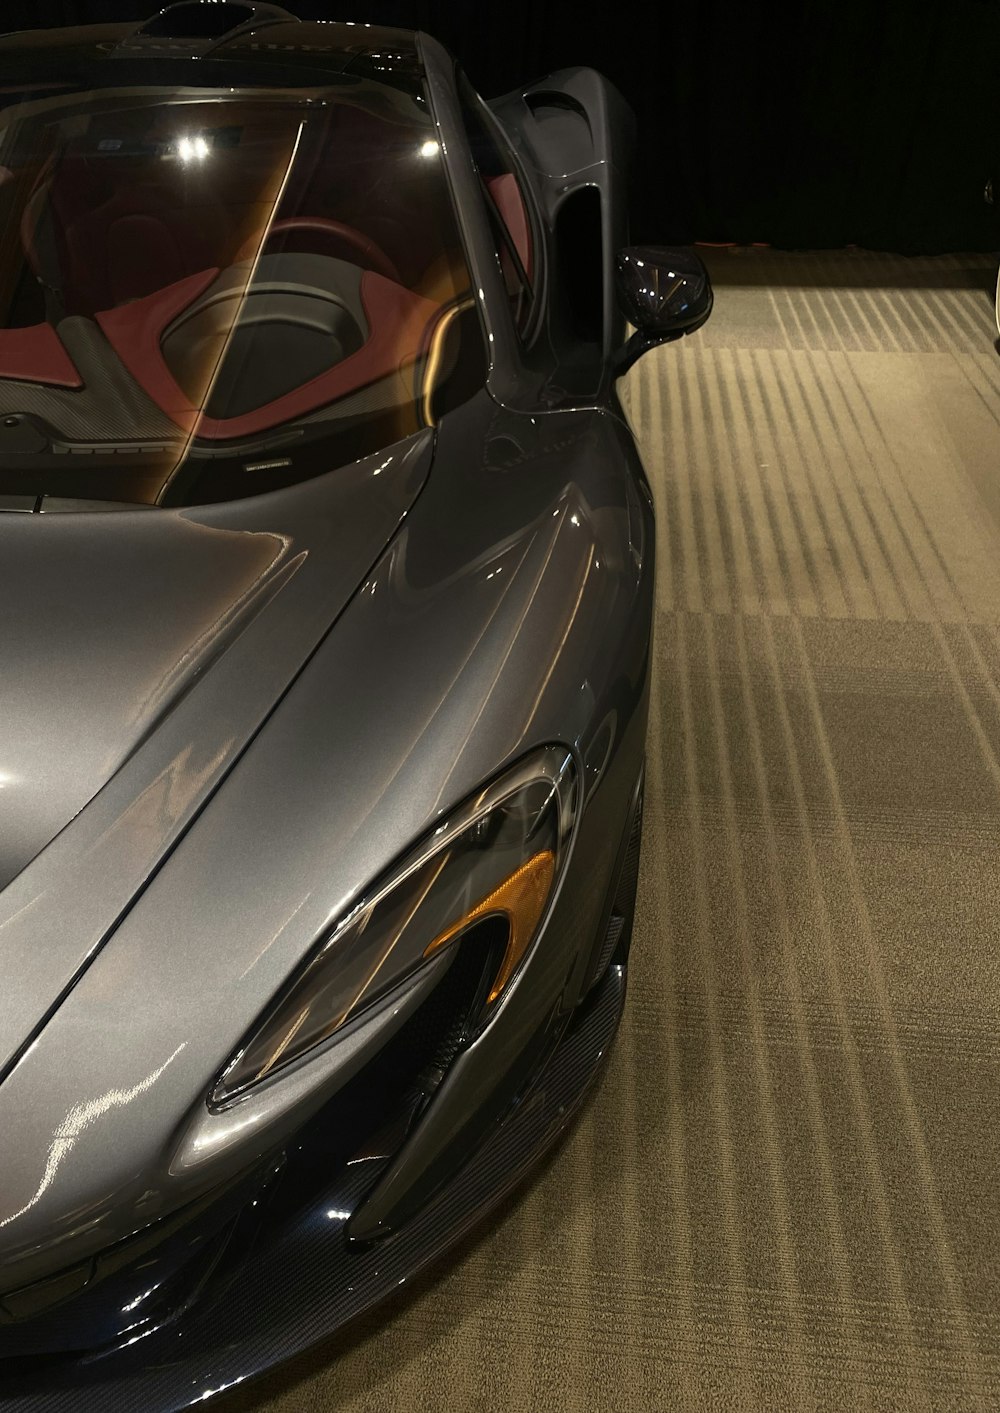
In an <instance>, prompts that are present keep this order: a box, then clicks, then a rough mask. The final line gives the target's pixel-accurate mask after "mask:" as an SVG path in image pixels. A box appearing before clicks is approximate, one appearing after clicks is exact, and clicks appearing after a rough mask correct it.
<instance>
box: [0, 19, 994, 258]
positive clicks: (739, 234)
mask: <svg viewBox="0 0 1000 1413" xmlns="http://www.w3.org/2000/svg"><path fill="white" fill-rule="evenodd" d="M286 4H287V6H288V8H289V9H291V10H292V11H294V12H295V13H296V14H298V15H299V16H300V17H302V18H303V19H307V18H308V19H320V18H322V19H330V18H337V19H340V18H350V19H354V20H359V21H365V20H370V21H373V22H379V21H381V22H383V23H390V24H403V25H407V26H416V27H419V28H423V29H427V30H429V31H431V32H432V33H434V34H436V35H437V36H438V38H440V39H441V40H442V41H443V42H444V43H445V44H446V45H448V47H449V48H450V49H452V50H453V52H455V53H456V54H458V55H459V56H460V57H461V58H462V59H463V61H464V63H465V67H466V69H467V70H468V72H469V74H470V76H471V77H472V79H473V81H474V82H475V83H476V84H477V85H478V87H479V88H480V89H481V90H482V92H483V93H484V94H486V95H487V96H493V95H495V94H498V93H502V92H505V91H506V90H508V89H510V88H514V87H515V86H516V85H517V84H519V83H520V82H522V81H525V80H528V79H532V78H537V77H540V76H541V75H542V74H543V73H545V72H546V71H547V70H549V69H553V68H560V67H563V66H566V65H570V64H590V65H593V66H594V67H596V68H599V69H601V70H603V72H604V73H606V74H607V75H608V77H609V78H611V79H612V80H613V81H614V82H615V83H616V84H617V85H618V87H619V88H620V89H621V90H622V91H623V93H625V94H626V96H627V97H628V99H629V101H630V102H631V103H632V105H633V107H634V108H635V110H636V113H637V115H638V117H639V122H640V149H639V162H638V164H637V172H636V176H637V180H636V183H635V196H634V202H633V205H634V219H633V229H634V234H635V236H636V238H638V239H662V240H682V241H688V240H703V241H747V242H749V241H768V242H771V243H772V244H775V245H782V246H791V247H802V246H812V247H823V246H842V245H846V244H859V245H865V246H869V247H872V248H875V249H888V250H897V251H901V252H908V253H912V252H939V251H948V250H970V249H971V250H990V249H994V248H996V247H997V246H1000V205H998V206H996V207H994V208H993V210H992V211H991V210H990V208H988V207H987V206H986V205H985V203H984V202H983V186H984V183H985V180H986V177H987V176H988V175H989V174H990V173H991V172H993V173H994V174H995V184H996V186H997V189H998V202H1000V0H934V3H931V0H839V3H838V0H800V3H799V4H798V6H797V7H795V13H794V15H793V14H791V13H790V11H791V7H788V8H786V7H785V6H783V5H781V4H774V3H768V0H745V3H743V4H737V3H727V0H687V3H684V4H682V3H677V0H661V2H660V3H656V0H646V2H645V3H642V0H607V3H605V5H604V6H603V7H601V10H600V11H598V10H597V9H596V8H587V7H586V5H583V4H580V3H578V0H485V3H484V0H374V3H372V0H336V4H331V3H330V0H286ZM158 8H160V6H159V4H157V3H156V0H133V2H132V3H130V0H35V3H27V0H0V27H2V28H3V29H7V30H9V29H19V28H28V27H35V26H40V25H53V24H76V23H84V22H87V21H97V20H109V19H125V18H132V17H135V18H140V17H144V16H146V15H149V14H152V13H155V11H156V10H157V9H158Z"/></svg>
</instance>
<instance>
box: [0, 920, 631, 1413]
mask: <svg viewBox="0 0 1000 1413" xmlns="http://www.w3.org/2000/svg"><path fill="white" fill-rule="evenodd" d="M620 933H621V928H620V926H619V928H618V932H617V933H616V936H615V942H616V944H617V945H616V948H615V959H613V960H612V961H611V964H610V966H609V967H608V968H607V970H606V971H605V972H604V975H603V977H602V978H601V979H600V980H599V981H597V983H596V984H595V985H594V987H593V989H592V990H591V992H590V993H589V995H588V997H587V999H586V1000H585V1001H584V1002H583V1003H582V1005H581V1006H580V1007H579V1008H578V1009H577V1010H576V1012H575V1013H574V1015H573V1017H572V1019H571V1021H570V1023H569V1025H568V1026H567V1028H566V1029H565V1031H564V1032H563V1034H562V1036H561V1038H560V1040H559V1042H558V1044H557V1045H556V1047H555V1049H554V1050H552V1051H551V1052H550V1054H549V1056H548V1058H547V1061H546V1063H545V1065H544V1068H543V1069H542V1070H541V1071H540V1073H539V1074H538V1075H537V1077H536V1078H535V1079H534V1080H533V1082H532V1083H531V1084H530V1086H529V1087H528V1088H527V1090H526V1091H525V1093H524V1095H523V1097H522V1099H521V1101H520V1102H519V1103H518V1104H517V1105H516V1106H515V1107H514V1108H513V1110H512V1111H511V1112H510V1113H509V1114H508V1116H507V1117H506V1119H505V1120H504V1121H503V1122H502V1123H501V1124H499V1125H498V1126H497V1127H496V1128H495V1129H494V1131H493V1133H492V1135H491V1136H490V1137H489V1138H488V1139H487V1140H486V1141H485V1142H484V1143H483V1144H482V1146H481V1147H479V1148H478V1150H477V1151H476V1153H475V1155H474V1156H473V1157H472V1158H471V1159H470V1161H469V1162H468V1163H467V1164H466V1165H465V1166H464V1167H463V1168H462V1169H461V1170H460V1171H459V1172H458V1174H457V1175H456V1176H455V1177H454V1178H453V1179H452V1181H451V1182H450V1183H448V1184H447V1186H446V1187H444V1188H443V1190H441V1191H440V1192H439V1193H438V1194H437V1196H436V1197H435V1198H433V1200H432V1201H430V1202H429V1203H428V1204H427V1205H426V1206H425V1207H424V1208H423V1209H422V1211H421V1212H420V1213H419V1214H418V1215H417V1216H416V1217H414V1218H413V1220H412V1221H410V1222H408V1223H407V1224H406V1225H405V1226H404V1227H403V1228H402V1230H400V1231H399V1232H398V1234H396V1235H395V1236H393V1237H391V1238H389V1239H387V1240H385V1241H380V1242H378V1243H376V1244H373V1245H371V1246H369V1247H367V1248H363V1247H358V1246H357V1245H356V1244H352V1243H350V1242H349V1241H348V1240H347V1228H348V1226H349V1223H350V1218H351V1216H352V1214H353V1212H354V1211H355V1209H356V1208H357V1207H358V1205H359V1204H360V1202H361V1200H362V1198H363V1196H364V1194H365V1192H366V1191H367V1190H368V1189H369V1188H370V1186H371V1183H372V1177H373V1173H372V1164H375V1163H377V1162H378V1161H379V1158H378V1155H377V1154H374V1153H373V1155H372V1158H371V1162H370V1163H369V1162H366V1161H364V1160H361V1161H356V1162H355V1163H354V1164H349V1165H348V1166H347V1167H341V1168H338V1169H337V1172H336V1176H334V1177H332V1179H331V1181H330V1183H329V1185H328V1186H324V1184H323V1182H322V1180H321V1179H320V1180H319V1181H318V1182H316V1176H317V1175H316V1173H315V1171H313V1173H312V1178H313V1182H314V1183H315V1187H314V1190H313V1191H312V1194H311V1196H310V1198H309V1200H308V1201H305V1202H302V1203H298V1204H296V1203H294V1202H293V1203H291V1204H288V1203H287V1202H286V1204H285V1205H284V1207H280V1206H279V1207H278V1209H277V1211H276V1212H275V1211H272V1212H271V1214H270V1215H267V1213H266V1211H265V1216H264V1217H263V1218H262V1219H261V1221H260V1223H259V1225H258V1229H257V1230H256V1232H255V1233H254V1234H253V1239H252V1240H251V1239H250V1237H249V1235H248V1229H247V1227H246V1224H245V1217H246V1212H245V1211H244V1212H243V1213H242V1214H241V1215H240V1216H239V1217H237V1218H236V1219H235V1224H234V1225H233V1226H232V1227H227V1228H226V1233H227V1236H228V1247H227V1245H226V1242H225V1241H223V1242H222V1246H223V1248H225V1249H222V1250H220V1251H218V1252H214V1253H209V1256H208V1257H206V1260H208V1266H207V1270H206V1274H205V1277H204V1292H203V1296H202V1298H201V1299H199V1300H198V1301H197V1303H195V1304H191V1305H190V1308H189V1309H187V1310H186V1311H185V1310H181V1311H180V1312H176V1318H174V1319H173V1320H172V1321H171V1322H169V1323H167V1324H165V1325H161V1326H159V1327H155V1328H153V1329H152V1330H151V1331H150V1332H148V1333H139V1334H137V1335H136V1336H135V1337H134V1339H132V1340H131V1341H130V1342H126V1343H125V1344H124V1345H123V1346H119V1347H117V1348H115V1349H114V1350H112V1351H111V1352H106V1353H102V1354H97V1355H95V1354H92V1353H90V1354H76V1353H67V1354H63V1355H62V1356H59V1357H57V1358H46V1359H39V1360H37V1361H35V1360H32V1359H26V1358H16V1359H13V1360H11V1359H6V1360H5V1359H0V1389H2V1392H0V1413H76V1410H78V1409H79V1408H80V1407H113V1408H115V1409H116V1410H118V1411H119V1413H131V1410H135V1413H140V1411H141V1413H156V1411H157V1410H174V1409H181V1408H187V1407H190V1406H191V1405H193V1404H195V1403H201V1402H204V1401H205V1400H206V1399H208V1398H210V1397H212V1396H213V1395H215V1394H218V1393H220V1392H222V1391H223V1390H225V1389H227V1388H231V1387H232V1386H233V1385H234V1384H237V1383H240V1382H242V1381H243V1380H245V1379H247V1378H250V1377H253V1376H254V1375H256V1374H259V1373H261V1372H263V1371H264V1370H266V1369H268V1368H270V1367H271V1366H273V1365H275V1364H278V1363H280V1362H282V1361H284V1360H286V1359H288V1358H290V1357H291V1356H293V1355H295V1354H296V1353H298V1352H299V1351H301V1350H303V1349H305V1348H307V1347H308V1346H309V1345H311V1344H314V1343H315V1342H317V1341H318V1340H320V1339H322V1338H323V1337H324V1336H327V1335H329V1334H331V1333H332V1332H334V1331H336V1330H338V1329H339V1328H341V1327H342V1326H343V1325H344V1324H346V1323H347V1322H348V1321H350V1320H352V1319H354V1318H355V1317H356V1316H358V1315H360V1314H361V1313H362V1312H363V1311H365V1310H367V1309H368V1308H370V1307H371V1306H373V1305H375V1304H376V1303H377V1302H378V1301H380V1300H382V1299H384V1298H385V1297H386V1296H388V1295H389V1294H390V1293H391V1292H392V1291H393V1290H395V1289H396V1288H397V1287H399V1286H400V1285H402V1284H403V1283H404V1282H405V1281H406V1280H407V1279H409V1278H410V1277H411V1276H413V1275H414V1273H415V1272H417V1271H419V1270H420V1269H421V1268H422V1267H424V1266H426V1265H427V1264H428V1263H429V1262H431V1261H432V1260H433V1259H434V1258H435V1257H436V1256H438V1255H439V1254H440V1253H441V1252H443V1251H444V1250H445V1249H446V1248H447V1247H449V1246H451V1245H453V1244H454V1243H456V1242H457V1241H459V1240H460V1239H461V1238H462V1237H463V1236H464V1235H466V1234H467V1233H468V1232H469V1231H470V1230H471V1229H472V1228H474V1227H475V1226H476V1225H477V1224H478V1222H479V1221H480V1220H481V1218H482V1217H483V1216H484V1215H485V1214H486V1213H487V1212H488V1211H489V1210H490V1209H491V1208H492V1207H494V1206H496V1205H497V1204H498V1203H499V1202H500V1201H501V1200H502V1199H503V1198H504V1197H505V1195H507V1194H508V1193H509V1192H510V1191H511V1189H512V1188H514V1187H515V1186H516V1185H517V1184H518V1183H519V1182H520V1181H521V1180H522V1178H523V1177H524V1176H525V1174H526V1173H527V1172H528V1170H529V1169H530V1168H531V1166H532V1165H533V1164H534V1163H535V1162H536V1161H537V1159H538V1158H539V1157H540V1156H541V1154H542V1153H544V1152H545V1151H546V1149H547V1148H549V1147H550V1146H551V1144H552V1143H553V1142H554V1141H555V1140H556V1139H557V1137H558V1136H559V1134H560V1133H561V1132H562V1131H563V1130H564V1129H565V1128H566V1126H567V1125H568V1124H569V1122H570V1120H571V1118H572V1117H573V1114H574V1112H575V1111H576V1109H577V1108H578V1107H579V1105H580V1103H581V1101H582V1100H583V1098H584V1096H585V1094H586V1093H587V1091H588V1089H589V1088H590V1086H591V1084H592V1083H593V1081H594V1079H595V1077H596V1075H597V1073H598V1071H599V1069H600V1066H601V1062H602V1060H603V1058H604V1056H605V1055H606V1053H607V1051H608V1047H609V1045H610V1043H611V1041H612V1039H613V1037H614V1033H615V1030H616V1028H617V1025H618V1020H619V1017H620V1015H621V1011H622V1006H623V1004H624V998H625V983H626V966H625V960H624V959H625V957H626V956H627V940H628V939H627V936H621V938H620V943H619V934H620ZM290 1161H291V1166H292V1167H294V1161H295V1160H294V1157H293V1158H292V1159H291V1160H290ZM301 1176H302V1175H301V1174H300V1176H299V1180H300V1181H301ZM294 1185H295V1184H294V1181H293V1184H292V1186H293V1189H294ZM265 1187H266V1184H265ZM254 1200H255V1201H257V1200H261V1201H262V1203H263V1204H264V1206H265V1209H266V1206H267V1204H266V1199H263V1198H262V1199H254ZM209 1258H210V1259H209ZM213 1280H214V1281H215V1283H216V1284H215V1289H214V1291H213V1288H212V1282H213ZM189 1304H190V1302H189Z"/></svg>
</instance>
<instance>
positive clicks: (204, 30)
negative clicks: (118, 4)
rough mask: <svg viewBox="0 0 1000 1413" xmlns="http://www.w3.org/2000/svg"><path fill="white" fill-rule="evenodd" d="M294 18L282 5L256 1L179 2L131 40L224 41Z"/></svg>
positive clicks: (168, 7)
mask: <svg viewBox="0 0 1000 1413" xmlns="http://www.w3.org/2000/svg"><path fill="white" fill-rule="evenodd" d="M295 18H296V16H295V15H292V14H290V13H289V12H288V11H287V10H283V9H282V8H281V6H280V5H267V4H257V3H255V0H222V3H221V4H218V3H215V0H180V3H179V4H177V5H167V6H166V8H165V9H163V10H161V11H160V12H159V14H156V15H154V16H153V17H152V19H149V20H147V21H146V23H145V24H142V25H140V26H139V28H138V29H137V30H134V31H133V34H132V38H135V37H136V36H137V35H140V34H144V35H148V36H149V37H150V38H155V39H222V38H223V37H225V36H227V35H231V34H232V33H233V32H234V31H235V30H238V29H243V28H244V27H245V26H251V25H252V26H258V25H262V24H274V23H276V22H280V21H282V20H294V19H295Z"/></svg>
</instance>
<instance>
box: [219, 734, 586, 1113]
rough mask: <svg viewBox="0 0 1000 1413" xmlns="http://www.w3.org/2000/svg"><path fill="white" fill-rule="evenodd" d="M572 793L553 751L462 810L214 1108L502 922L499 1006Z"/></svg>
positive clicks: (253, 1042) (310, 967) (284, 1004)
mask: <svg viewBox="0 0 1000 1413" xmlns="http://www.w3.org/2000/svg"><path fill="white" fill-rule="evenodd" d="M575 794H576V786H575V773H574V770H573V760H572V757H571V756H570V755H569V753H568V752H567V751H566V750H564V749H562V748H559V747H547V748H546V749H545V750H543V751H540V752H538V753H537V754H535V755H532V756H529V757H528V758H527V759H526V760H524V761H522V762H521V763H520V764H519V765H518V766H516V767H515V768H514V769H513V770H511V771H509V772H508V773H507V774H506V775H504V776H503V777H502V778H501V779H500V780H498V781H496V782H495V783H494V784H492V785H488V786H486V787H485V788H484V789H483V790H482V791H480V792H479V793H478V794H477V795H475V796H474V797H473V798H472V799H470V800H468V801H467V802H466V804H464V805H463V806H462V807H461V808H460V809H458V810H456V811H455V813H454V814H452V815H451V816H450V817H449V818H448V820H447V821H446V822H444V823H442V824H440V825H439V826H438V827H437V828H436V829H435V830H434V831H433V833H432V834H430V835H429V836H428V837H427V838H426V839H424V841H423V842H422V843H421V844H420V845H418V847H417V848H415V849H414V850H413V851H412V852H411V853H410V854H408V855H407V856H406V858H404V859H403V860H402V862H401V863H400V864H398V865H397V866H396V867H395V868H394V869H392V871H391V872H390V874H389V875H388V876H387V878H386V879H384V880H383V881H382V882H381V883H379V884H377V885H376V886H375V887H374V888H373V889H372V890H371V891H370V892H369V893H368V894H366V895H365V896H364V897H363V898H362V899H361V901H360V902H359V903H357V904H356V905H355V906H354V907H352V908H351V910H350V912H348V913H347V914H346V915H345V916H344V917H342V918H341V919H340V920H339V921H338V922H337V923H336V924H335V925H334V927H333V929H332V931H331V933H330V935H329V936H328V937H327V938H326V940H325V941H324V942H323V943H322V944H321V946H320V947H319V949H318V951H316V952H315V953H314V955H313V956H312V957H311V959H310V960H309V961H308V963H307V964H306V966H305V967H304V969H303V970H302V971H300V972H299V974H298V976H297V977H296V978H295V979H294V980H293V982H292V983H291V985H290V987H289V988H288V990H287V991H286V992H285V994H284V995H283V996H282V997H281V998H280V999H279V1000H278V1002H277V1004H276V1005H275V1006H274V1007H273V1008H272V1010H271V1011H270V1012H269V1013H268V1014H267V1016H266V1018H265V1019H264V1021H263V1022H262V1023H261V1024H260V1025H258V1027H257V1028H256V1029H255V1030H254V1032H253V1033H252V1034H251V1035H250V1037H249V1038H248V1039H247V1041H246V1042H245V1044H244V1045H243V1046H242V1048H241V1049H240V1051H239V1052H238V1053H237V1054H236V1056H235V1057H234V1058H233V1059H232V1061H231V1062H230V1063H229V1065H228V1066H227V1068H226V1070H225V1071H224V1073H223V1075H222V1077H221V1079H220V1080H219V1082H218V1084H217V1085H216V1087H215V1089H214V1090H213V1092H212V1095H211V1102H212V1103H213V1105H222V1104H225V1103H226V1102H227V1101H229V1100H231V1099H233V1098H235V1097H236V1096H237V1095H239V1094H242V1093H243V1092H244V1091H245V1090H246V1089H247V1088H248V1087H249V1086H250V1085H253V1084H256V1083H258V1082H259V1081H260V1080H263V1079H265V1078H266V1077H268V1076H270V1075H273V1074H275V1073H276V1072H277V1071H279V1070H281V1069H283V1068H284V1067H285V1066H286V1065H290V1064H291V1063H292V1062H293V1061H295V1060H298V1059H300V1058H301V1057H302V1056H303V1055H305V1054H306V1053H307V1052H309V1051H311V1050H313V1049H314V1048H315V1047H316V1046H317V1045H321V1044H322V1043H323V1042H324V1041H326V1040H329V1039H330V1037H331V1036H334V1035H335V1034H336V1032H337V1031H338V1030H339V1029H340V1028H341V1026H343V1025H345V1024H346V1023H347V1022H348V1021H349V1020H353V1019H354V1017H355V1016H357V1015H359V1014H360V1013H361V1012H362V1011H364V1010H365V1009H366V1008H367V1007H368V1006H371V1005H373V1004H374V1003H375V1002H376V1001H378V1000H379V999H380V998H381V997H383V996H385V995H386V993H387V992H389V991H391V990H392V989H393V988H394V987H396V986H398V985H399V984H400V983H401V982H403V981H405V980H406V978H407V977H408V976H409V975H411V974H412V973H413V972H414V971H416V969H417V968H418V967H420V966H422V965H423V964H425V962H426V961H428V960H429V959H430V958H431V957H434V956H436V955H438V954H439V953H440V952H441V950H442V949H443V948H445V947H450V946H452V945H454V944H455V943H456V942H457V941H458V940H459V938H463V937H469V939H470V941H469V945H475V942H474V940H473V939H472V937H471V935H470V934H471V933H472V931H473V929H475V928H476V927H477V926H478V925H479V924H480V923H483V922H486V921H487V920H495V919H499V920H500V921H501V922H502V923H503V924H505V927H506V946H505V948H504V951H503V955H502V957H501V959H500V961H499V965H498V967H497V969H496V972H495V975H494V976H492V978H491V979H490V984H489V991H488V994H487V998H486V1005H487V1007H488V1006H490V1005H492V1004H494V1003H495V1002H496V1001H497V1000H498V999H499V998H500V996H501V995H502V993H503V991H504V989H505V988H506V986H507V985H508V983H509V982H510V980H511V978H512V977H513V976H514V974H515V973H516V971H517V969H518V967H519V966H520V964H521V962H522V961H523V959H524V957H525V955H526V953H527V951H528V949H529V947H530V946H531V943H532V941H533V939H534V937H535V936H536V934H537V932H538V927H539V924H540V923H541V921H542V919H543V917H544V915H545V911H546V908H547V905H548V902H549V899H550V898H551V896H552V892H553V889H554V887H555V883H556V879H557V878H558V877H559V873H560V869H561V866H562V863H563V861H564V857H565V853H566V849H567V846H568V844H569V840H570V835H571V832H572V826H573V819H574V816H575V808H576V799H575ZM491 935H495V933H494V932H493V931H492V930H491ZM486 960H487V958H486V954H485V953H484V965H485V962H486Z"/></svg>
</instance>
